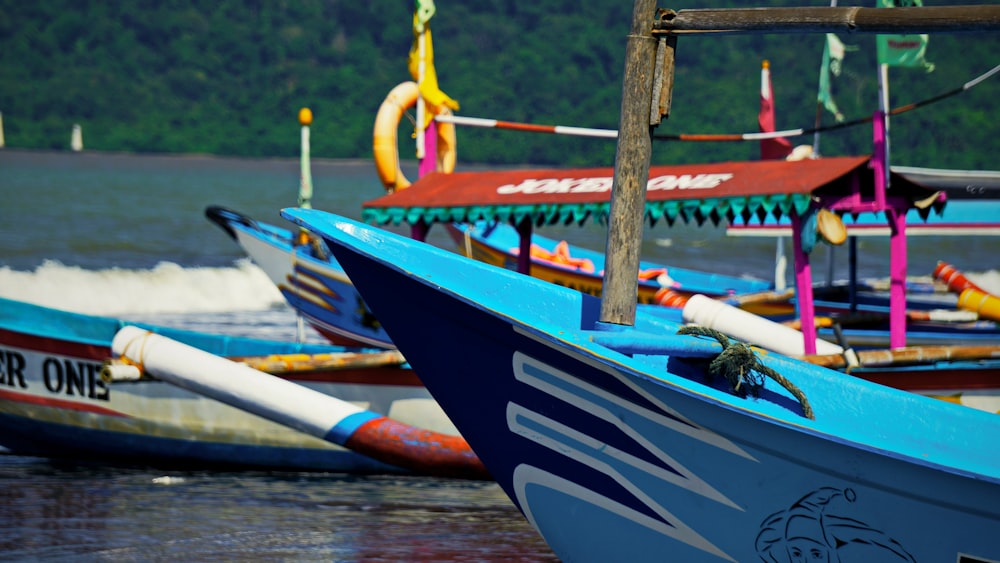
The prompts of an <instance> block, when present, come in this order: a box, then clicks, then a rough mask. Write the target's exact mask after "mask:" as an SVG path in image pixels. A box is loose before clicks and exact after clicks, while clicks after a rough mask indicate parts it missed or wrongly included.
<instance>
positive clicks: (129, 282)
mask: <svg viewBox="0 0 1000 563" xmlns="http://www.w3.org/2000/svg"><path fill="white" fill-rule="evenodd" d="M0 296H3V297H7V298H9V299H16V300H18V301H26V302H29V303H35V304H38V305H43V306H46V307H52V308H56V309H64V310H67V311H75V312H77V313H84V314H88V315H110V316H119V315H129V314H150V313H187V312H221V311H262V310H267V309H272V308H275V307H281V306H284V303H285V301H284V298H283V297H282V295H281V292H280V291H278V288H277V287H275V286H274V284H273V283H271V280H270V279H268V277H267V275H266V274H265V273H264V271H263V270H261V269H260V268H259V267H257V266H256V265H255V264H253V263H252V262H251V261H250V260H249V259H241V260H239V261H237V262H236V263H235V264H234V265H233V266H232V267H226V268H185V267H182V266H179V265H177V264H174V263H172V262H160V263H159V264H157V265H156V266H155V267H153V268H151V269H149V270H128V269H123V268H108V269H102V270H87V269H84V268H80V267H76V266H66V265H64V264H62V263H60V262H56V261H49V260H47V261H45V262H44V263H43V264H42V265H41V266H39V267H38V268H37V269H35V270H34V271H31V272H24V271H17V270H12V269H10V268H9V267H6V266H4V267H0Z"/></svg>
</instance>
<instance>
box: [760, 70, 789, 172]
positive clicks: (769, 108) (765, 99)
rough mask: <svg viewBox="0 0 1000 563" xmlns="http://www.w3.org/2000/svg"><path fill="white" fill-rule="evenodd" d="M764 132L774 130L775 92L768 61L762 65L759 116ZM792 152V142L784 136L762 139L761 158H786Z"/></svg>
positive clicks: (761, 128)
mask: <svg viewBox="0 0 1000 563" xmlns="http://www.w3.org/2000/svg"><path fill="white" fill-rule="evenodd" d="M757 123H758V124H759V125H760V131H761V132H762V133H769V132H771V131H774V130H775V128H774V93H773V92H772V90H771V65H770V63H768V62H767V61H764V63H763V64H762V65H761V67H760V114H759V115H758V117H757ZM791 152H792V143H791V142H789V140H788V139H786V138H784V137H780V138H776V139H761V141H760V158H761V160H775V159H779V158H785V157H786V156H788V155H789V154H790V153H791Z"/></svg>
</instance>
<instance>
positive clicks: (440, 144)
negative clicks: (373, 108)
mask: <svg viewBox="0 0 1000 563" xmlns="http://www.w3.org/2000/svg"><path fill="white" fill-rule="evenodd" d="M419 98H420V89H419V88H418V87H417V83H416V82H413V81H407V82H402V83H400V84H398V85H396V87H395V88H393V89H392V90H391V91H390V92H389V95H388V96H386V97H385V100H384V101H383V102H382V105H381V106H380V107H379V109H378V114H377V115H376V116H375V132H374V140H373V152H374V154H375V169H376V170H377V171H378V177H379V179H380V180H382V185H384V186H385V188H386V189H387V190H389V191H390V192H394V191H396V190H402V189H404V188H407V187H409V186H410V181H409V180H407V179H406V176H405V175H404V174H403V170H402V169H401V168H400V166H399V146H398V144H397V137H396V131H397V129H399V122H400V120H402V118H403V114H404V113H405V112H406V110H407V109H409V108H411V107H414V106H416V105H417V100H418V99H419ZM440 113H443V114H448V113H451V110H450V109H448V108H447V107H444V108H442V110H441V111H440ZM455 160H456V148H455V124H453V123H440V122H439V123H438V124H437V167H436V170H437V171H438V172H447V173H451V172H454V171H455Z"/></svg>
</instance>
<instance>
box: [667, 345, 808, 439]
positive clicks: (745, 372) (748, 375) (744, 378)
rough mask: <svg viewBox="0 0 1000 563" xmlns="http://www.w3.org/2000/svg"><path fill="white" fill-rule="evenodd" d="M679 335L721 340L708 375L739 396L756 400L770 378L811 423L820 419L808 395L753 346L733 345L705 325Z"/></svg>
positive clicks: (709, 366)
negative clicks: (723, 382) (797, 403)
mask: <svg viewBox="0 0 1000 563" xmlns="http://www.w3.org/2000/svg"><path fill="white" fill-rule="evenodd" d="M677 334H689V335H694V336H708V337H711V338H714V339H716V340H718V341H719V344H721V345H722V352H720V353H719V355H718V356H716V357H715V358H714V359H713V360H712V362H711V363H710V364H709V365H708V373H709V374H710V375H712V376H715V377H719V376H721V377H724V378H725V379H726V381H728V382H729V385H730V386H731V387H732V389H733V392H734V393H736V394H737V395H738V396H740V397H746V396H747V394H748V393H749V394H750V395H753V396H754V397H757V396H759V394H760V390H761V389H763V388H764V377H765V376H766V377H770V378H771V379H773V380H774V381H775V382H777V383H778V384H779V385H781V386H782V387H784V388H785V389H787V390H788V392H789V393H791V394H792V396H794V397H795V398H796V399H797V400H798V401H799V404H801V405H802V415H803V416H805V417H806V418H808V419H809V420H815V419H816V417H815V416H814V415H813V410H812V406H811V405H810V404H809V399H807V398H806V394H805V393H803V392H802V390H801V389H799V388H798V386H796V385H795V384H794V383H792V382H791V381H789V380H788V379H787V378H785V376H783V375H781V374H780V373H778V372H776V371H774V370H773V369H771V368H769V367H767V366H765V365H764V364H763V363H761V361H760V358H758V357H757V354H755V353H754V351H753V348H751V347H750V345H749V344H747V343H745V342H738V341H737V342H732V341H730V340H729V337H728V336H726V335H725V334H723V333H721V332H719V331H717V330H715V329H712V328H707V327H703V326H683V327H681V328H680V330H678V331H677Z"/></svg>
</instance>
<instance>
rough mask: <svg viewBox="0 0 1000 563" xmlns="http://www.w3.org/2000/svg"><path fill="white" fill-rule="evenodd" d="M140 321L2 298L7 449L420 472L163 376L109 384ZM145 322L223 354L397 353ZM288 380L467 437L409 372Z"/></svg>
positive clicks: (141, 460)
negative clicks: (109, 366) (116, 352)
mask: <svg viewBox="0 0 1000 563" xmlns="http://www.w3.org/2000/svg"><path fill="white" fill-rule="evenodd" d="M130 324H133V323H126V322H124V321H121V320H119V319H112V318H105V317H96V316H90V315H80V314H76V313H70V312H66V311H59V310H55V309H49V308H46V307H40V306H37V305H32V304H28V303H23V302H18V301H12V300H8V299H0V428H2V429H3V430H2V431H0V447H3V448H7V449H9V450H11V451H13V452H15V453H18V454H24V455H37V456H42V457H52V458H72V459H87V460H94V461H98V462H125V463H134V464H140V465H151V466H185V467H196V468H204V467H229V468H256V469H277V470H297V471H335V472H349V473H411V471H409V470H407V469H404V468H402V467H398V466H394V465H390V464H387V463H383V462H380V461H377V460H375V459H373V458H371V457H368V456H364V455H360V454H358V453H356V452H354V451H351V450H350V449H347V448H345V447H341V446H339V445H336V444H334V443H331V442H329V441H326V440H323V439H320V438H318V437H314V436H311V435H308V434H306V433H303V432H300V431H297V430H293V429H291V428H288V427H286V426H284V425H282V424H279V423H277V422H272V421H271V420H267V419H264V418H261V417H259V416H256V415H253V414H250V413H248V412H244V411H242V410H241V409H239V408H234V407H232V406H229V405H227V404H223V403H221V402H218V401H216V400H213V399H209V398H207V397H204V396H202V395H200V394H198V393H195V392H192V391H188V390H186V389H182V388H180V387H177V386H174V385H171V384H168V383H166V382H164V381H161V380H157V379H141V380H139V381H134V382H113V383H109V382H106V381H104V380H103V379H102V378H101V377H100V372H101V367H102V364H103V362H104V361H106V360H108V359H110V358H111V357H112V353H111V342H112V339H113V337H114V336H115V334H116V333H117V332H118V331H119V330H120V329H121V328H122V327H124V326H126V325H130ZM136 326H139V327H141V328H144V329H147V330H151V331H153V332H155V333H158V334H161V335H163V336H165V337H167V338H170V339H172V340H174V341H177V342H182V343H185V344H187V345H189V346H193V347H196V348H197V349H199V350H204V351H206V352H209V353H211V354H215V355H220V356H230V357H232V356H237V357H250V356H270V355H297V357H299V358H301V357H303V356H307V355H311V354H328V355H329V354H337V353H344V352H347V353H353V354H358V353H360V354H361V355H362V356H367V354H366V352H373V353H374V352H378V353H380V354H385V352H382V351H379V350H373V349H362V348H344V347H336V346H331V345H321V344H320V345H317V344H300V343H294V342H279V341H268V340H261V339H254V338H241V337H235V336H227V335H217V334H208V333H202V332H192V331H185V330H177V329H171V328H167V327H157V326H153V325H147V324H138V323H136ZM282 377H283V378H285V379H286V380H288V381H290V382H292V383H295V384H298V385H301V386H305V387H309V388H311V389H313V390H315V391H319V392H321V393H324V394H327V395H330V396H332V397H336V398H339V399H341V400H343V401H346V402H350V403H352V404H355V405H362V406H363V407H364V408H367V409H369V410H371V411H374V412H377V413H380V414H383V415H386V416H393V417H395V418H396V419H398V420H399V421H401V422H405V423H407V424H410V425H412V427H417V428H427V429H432V430H435V431H439V432H444V433H448V434H450V435H456V434H457V431H456V430H455V429H454V425H452V424H451V422H450V421H448V420H447V417H446V416H444V414H443V412H442V411H441V409H440V407H439V406H438V405H437V404H436V402H435V401H434V400H433V399H432V398H431V396H430V394H429V393H428V391H427V389H426V388H424V387H423V385H422V384H421V383H420V381H419V380H418V379H417V378H416V377H415V376H414V374H413V372H412V370H410V369H409V367H408V366H405V365H403V366H400V365H389V364H385V365H373V366H371V367H364V366H360V367H349V368H345V369H336V368H323V367H317V369H316V370H311V371H310V370H306V371H297V372H294V373H289V374H284V375H283V376H282ZM429 453H430V452H429Z"/></svg>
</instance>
